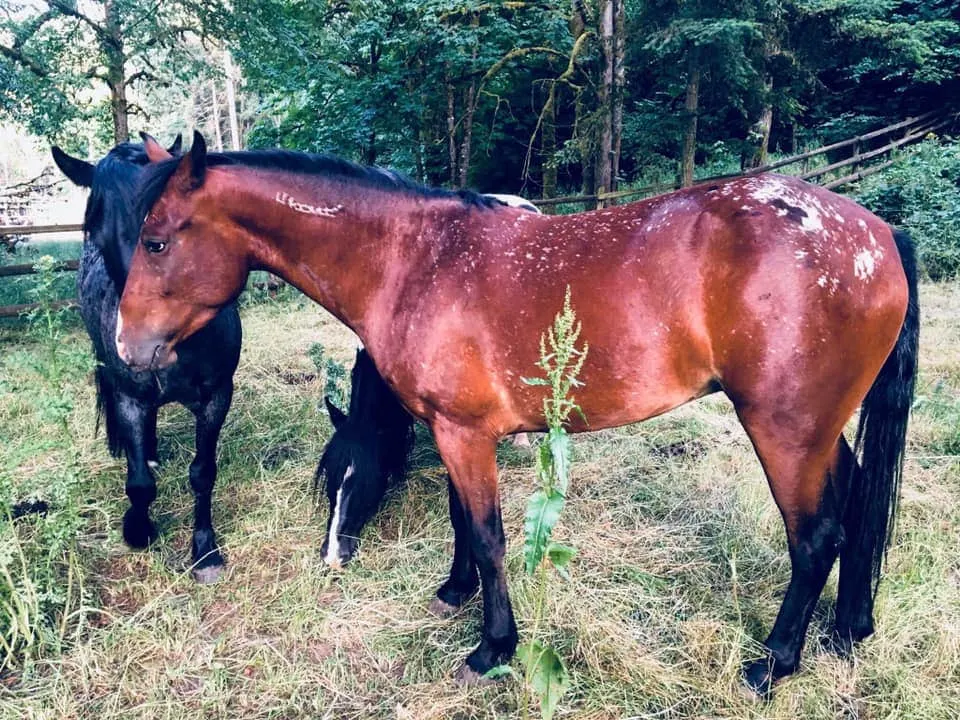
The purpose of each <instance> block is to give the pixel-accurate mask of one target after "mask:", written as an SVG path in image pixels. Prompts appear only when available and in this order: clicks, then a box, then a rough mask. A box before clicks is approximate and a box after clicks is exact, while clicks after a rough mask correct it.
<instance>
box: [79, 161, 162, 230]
mask: <svg viewBox="0 0 960 720" xmlns="http://www.w3.org/2000/svg"><path fill="white" fill-rule="evenodd" d="M148 162H149V160H148V158H147V154H146V152H144V150H143V146H142V145H138V144H137V145H135V144H133V143H123V144H122V145H117V146H116V147H115V148H113V149H112V150H111V151H110V152H109V153H107V155H106V157H104V158H103V160H101V161H100V162H99V163H97V166H96V169H95V170H94V173H95V175H94V178H95V179H94V182H93V185H92V187H91V188H90V197H89V198H88V200H87V208H86V211H85V212H84V216H83V230H84V232H87V233H89V232H91V231H93V230H94V229H96V227H97V225H99V224H100V222H101V221H102V220H103V214H104V212H106V209H107V207H108V205H110V204H114V203H116V204H118V205H120V206H121V207H122V208H123V210H129V211H130V213H129V214H130V215H131V216H132V217H134V218H135V217H136V216H135V215H132V210H133V209H134V208H135V207H136V206H137V194H136V190H137V183H136V181H135V179H134V178H135V177H136V175H137V173H138V172H139V171H140V168H141V167H143V166H145V165H147V163H148ZM133 240H134V241H135V240H136V235H135V234H134V236H133Z"/></svg>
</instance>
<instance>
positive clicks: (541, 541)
mask: <svg viewBox="0 0 960 720" xmlns="http://www.w3.org/2000/svg"><path fill="white" fill-rule="evenodd" d="M563 503H564V497H563V495H561V494H560V493H558V492H555V491H545V490H543V489H540V490H537V491H536V492H535V493H533V495H531V496H530V499H529V500H528V501H527V515H526V518H525V519H524V523H523V532H524V545H523V556H524V560H525V561H526V570H527V574H528V575H533V573H534V572H535V571H536V569H537V566H538V565H539V564H540V561H541V560H542V559H543V555H544V553H545V552H546V549H547V544H548V543H549V542H550V534H551V533H552V532H553V528H554V526H555V525H556V524H557V521H558V520H559V519H560V511H561V510H562V509H563Z"/></svg>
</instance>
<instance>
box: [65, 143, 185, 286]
mask: <svg viewBox="0 0 960 720" xmlns="http://www.w3.org/2000/svg"><path fill="white" fill-rule="evenodd" d="M180 144H181V138H180V136H179V135H178V136H177V139H176V140H175V141H174V143H173V145H171V146H170V148H169V150H168V152H170V153H171V154H177V153H179V152H180ZM51 153H52V154H53V161H54V162H55V163H56V164H57V167H59V168H60V170H61V171H62V172H63V174H64V175H66V176H67V178H68V179H69V180H70V181H71V182H73V183H74V184H75V185H79V186H80V187H85V188H90V197H89V198H87V208H86V211H85V212H84V216H83V232H84V237H85V239H86V241H87V242H90V243H93V244H94V245H95V246H96V247H97V248H99V249H100V252H101V253H102V254H103V258H104V261H105V262H106V266H107V272H108V273H109V274H110V279H111V280H112V281H113V284H114V285H115V286H116V288H117V292H118V293H122V292H123V286H124V283H125V281H126V278H127V272H128V271H129V269H130V258H131V257H132V256H133V250H134V248H135V247H136V245H137V237H138V235H139V225H140V220H141V219H142V218H138V217H137V213H136V199H137V195H136V191H137V184H138V181H139V178H140V173H141V171H142V170H143V168H144V166H145V165H146V164H147V163H149V162H150V160H149V158H148V157H147V152H146V150H145V149H144V146H143V145H142V144H140V143H129V142H126V143H121V144H120V145H117V146H116V147H115V148H113V150H111V151H110V152H109V153H107V155H106V156H105V157H104V158H103V159H102V160H100V162H98V163H97V164H96V165H93V164H92V163H89V162H87V161H86V160H81V159H80V158H75V157H71V156H70V155H67V153H65V152H63V150H61V149H60V148H59V147H56V146H54V147H53V148H51Z"/></svg>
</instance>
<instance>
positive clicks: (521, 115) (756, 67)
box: [0, 0, 960, 197]
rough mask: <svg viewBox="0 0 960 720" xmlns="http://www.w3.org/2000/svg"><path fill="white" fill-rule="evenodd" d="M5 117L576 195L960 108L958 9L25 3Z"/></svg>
mask: <svg viewBox="0 0 960 720" xmlns="http://www.w3.org/2000/svg"><path fill="white" fill-rule="evenodd" d="M0 13H2V14H0V116H2V117H3V118H5V119H6V120H7V121H8V122H14V123H18V124H20V125H21V126H23V127H26V128H27V129H29V131H30V132H32V133H33V134H35V135H37V136H39V137H43V138H46V139H47V141H48V142H51V143H53V142H56V143H60V144H62V145H64V147H65V148H66V149H68V150H70V151H73V152H77V153H81V154H88V155H90V156H91V157H94V156H97V157H98V156H100V155H102V154H103V152H105V151H106V150H107V149H109V147H111V146H112V145H113V144H115V143H117V142H122V141H124V140H126V139H128V138H129V137H130V136H131V133H134V134H135V131H138V130H149V131H150V132H151V133H153V134H156V135H158V136H172V135H173V134H175V133H177V132H184V131H186V130H188V129H190V128H193V127H196V128H198V129H200V130H201V131H202V132H204V133H205V135H206V136H207V137H208V138H210V140H211V142H213V143H214V144H215V146H216V147H228V148H229V147H233V148H240V147H242V148H258V147H272V146H280V147H287V148H293V149H297V150H303V151H322V152H331V153H335V154H338V155H342V156H345V157H348V158H351V159H355V160H358V161H360V162H363V163H365V164H369V165H374V164H376V165H381V166H384V167H391V168H394V169H397V170H400V171H402V172H404V173H407V174H409V175H411V176H412V177H414V178H415V179H416V180H418V181H420V182H424V183H427V184H431V185H446V186H450V187H464V186H469V187H473V188H476V189H479V190H482V191H503V192H521V193H525V194H527V195H529V196H530V197H553V196H555V195H557V194H563V193H569V192H577V191H583V192H586V193H588V194H590V193H596V192H598V191H610V190H613V189H616V188H617V187H629V186H631V184H637V183H645V182H646V183H649V182H656V181H659V180H661V179H664V178H669V179H675V178H680V179H681V180H684V181H686V182H689V181H690V180H691V179H692V178H693V177H694V176H695V175H704V174H709V173H710V171H711V170H713V171H717V170H720V171H728V172H729V171H733V170H738V169H742V168H750V167H754V166H757V165H762V164H763V163H764V162H765V161H766V160H767V158H768V157H769V156H770V155H771V154H774V153H791V152H794V151H797V150H798V149H801V148H805V147H811V146H815V145H817V144H826V143H828V142H830V141H832V140H836V139H840V138H845V137H848V136H852V135H855V134H857V133H858V132H861V131H864V130H866V129H873V128H874V127H879V126H880V125H883V124H888V122H895V121H897V120H899V119H902V118H904V117H907V116H916V115H919V114H921V113H923V112H924V111H927V110H931V109H937V110H943V109H945V108H949V107H950V106H951V105H952V104H955V103H956V102H957V98H958V97H960V79H958V78H960V5H958V3H957V2H956V1H955V0H922V1H916V2H897V1H895V0H857V1H852V0H757V1H756V2H754V1H752V0H747V1H739V0H738V1H732V2H725V1H721V2H700V1H698V0H682V1H677V0H650V1H639V0H572V2H550V1H526V0H518V1H513V0H504V1H502V2H482V1H481V0H473V1H471V2H462V0H427V1H426V2H415V1H413V0H409V1H396V2H382V1H376V0H375V1H367V0H365V1H362V2H359V1H352V2H351V1H347V0H334V1H331V2H323V1H320V0H257V1H256V2H254V1H251V0H238V1H237V2H233V3H224V2H217V1H216V0H165V1H163V2H156V1H155V0H106V1H99V0H86V1H84V0H80V1H79V2H77V1H76V0H63V1H60V0H52V1H50V2H41V1H40V0H36V1H35V0H5V2H4V3H3V9H2V10H0Z"/></svg>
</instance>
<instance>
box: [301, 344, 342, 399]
mask: <svg viewBox="0 0 960 720" xmlns="http://www.w3.org/2000/svg"><path fill="white" fill-rule="evenodd" d="M307 355H308V357H309V358H310V360H312V361H313V365H314V367H315V368H316V369H317V372H319V373H322V374H323V378H324V381H323V394H324V395H325V396H326V397H328V398H330V400H331V401H332V402H333V404H334V405H336V406H337V407H339V408H341V409H343V408H346V407H348V406H349V405H350V393H349V392H348V391H347V386H348V385H349V376H350V373H349V372H348V371H347V368H346V366H345V365H343V364H342V363H340V362H337V361H336V360H335V359H334V358H332V357H330V356H329V355H327V354H326V350H325V349H324V347H323V345H322V344H321V343H313V344H312V345H310V347H309V348H308V349H307Z"/></svg>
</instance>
